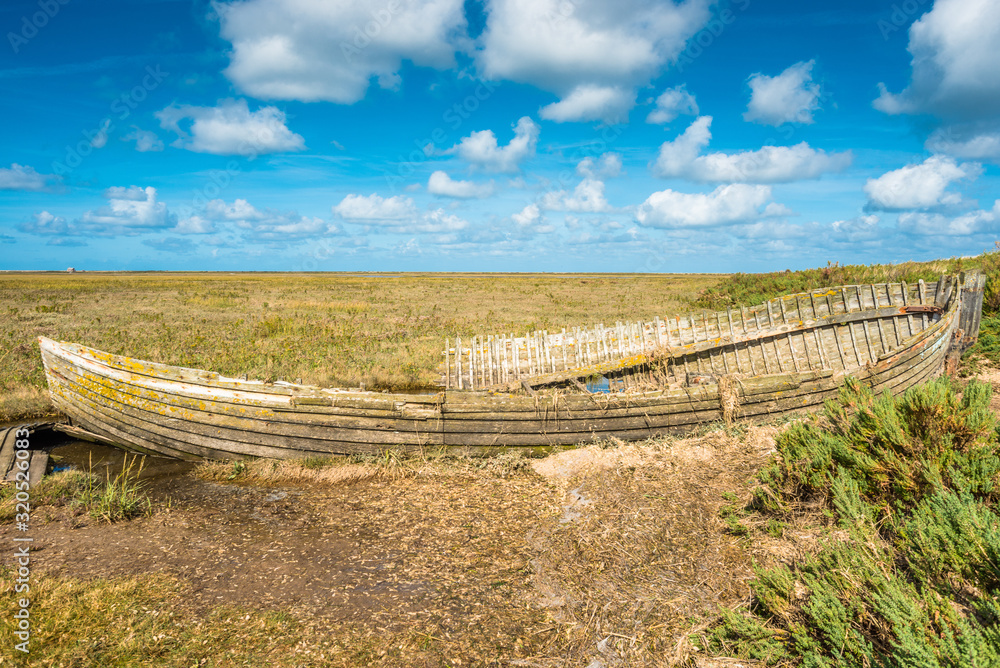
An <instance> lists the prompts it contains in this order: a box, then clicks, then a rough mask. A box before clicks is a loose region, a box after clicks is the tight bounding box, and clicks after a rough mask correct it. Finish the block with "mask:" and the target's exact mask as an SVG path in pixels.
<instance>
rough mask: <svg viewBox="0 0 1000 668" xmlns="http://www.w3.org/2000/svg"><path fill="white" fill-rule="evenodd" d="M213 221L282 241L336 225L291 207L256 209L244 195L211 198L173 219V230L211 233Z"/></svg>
mask: <svg viewBox="0 0 1000 668" xmlns="http://www.w3.org/2000/svg"><path fill="white" fill-rule="evenodd" d="M217 223H232V224H233V225H235V226H236V227H237V228H239V229H241V230H243V234H244V235H245V236H246V237H247V238H248V239H249V240H251V241H283V240H286V239H308V238H313V237H319V236H323V235H326V234H328V233H331V232H336V231H337V230H336V228H335V227H334V226H331V225H330V224H329V223H328V222H326V221H324V220H323V219H322V218H317V217H314V216H303V215H301V214H299V213H296V212H294V211H277V210H275V209H270V208H263V209H259V208H257V207H255V206H254V205H252V204H250V202H248V201H247V200H245V199H237V200H234V201H233V203H232V204H227V203H226V202H225V200H221V199H213V200H211V201H210V202H208V203H207V204H206V205H205V207H204V210H203V211H202V212H201V213H199V214H197V215H194V216H190V217H189V218H185V219H183V220H181V221H179V222H178V223H177V226H176V227H175V228H174V230H173V231H174V232H178V233H182V234H211V233H212V232H214V231H215V228H216V224H217Z"/></svg>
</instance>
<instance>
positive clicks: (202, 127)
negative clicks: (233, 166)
mask: <svg viewBox="0 0 1000 668" xmlns="http://www.w3.org/2000/svg"><path fill="white" fill-rule="evenodd" d="M155 116H156V118H157V119H158V120H159V121H160V126H161V127H162V128H164V129H165V130H170V131H171V132H174V133H176V134H177V140H176V141H174V142H173V144H172V146H176V147H178V148H184V149H187V150H189V151H194V152H196V153H212V154H215V155H243V156H248V157H256V156H258V155H262V154H265V153H284V152H287V151H301V150H303V149H304V148H305V140H304V139H303V138H302V136H301V135H297V134H295V133H294V132H292V131H291V130H289V129H288V127H287V126H286V125H285V113H284V112H283V111H281V110H280V109H278V108H277V107H261V108H260V109H258V110H257V111H250V108H249V107H248V105H247V101H246V100H220V101H219V103H218V105H217V106H214V107H195V106H191V105H180V106H177V105H171V106H169V107H167V108H166V109H163V110H162V111H158V112H156V114H155Z"/></svg>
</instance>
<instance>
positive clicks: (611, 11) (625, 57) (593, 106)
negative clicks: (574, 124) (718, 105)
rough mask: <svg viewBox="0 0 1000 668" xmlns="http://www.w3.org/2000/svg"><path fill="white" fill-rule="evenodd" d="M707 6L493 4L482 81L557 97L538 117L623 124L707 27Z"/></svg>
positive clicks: (498, 0)
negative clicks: (641, 92) (639, 95)
mask: <svg viewBox="0 0 1000 668" xmlns="http://www.w3.org/2000/svg"><path fill="white" fill-rule="evenodd" d="M710 4H711V3H710V2H709V0H688V1H687V2H682V3H674V2H672V1H670V0H665V1H661V2H648V1H646V0H620V1H619V2H614V3H610V2H605V1H604V0H574V1H573V2H567V1H566V0H490V1H489V3H488V5H487V22H486V29H485V31H484V32H483V34H482V37H481V42H482V50H481V51H479V52H478V54H477V61H478V63H479V67H480V69H481V70H482V72H483V73H484V74H485V76H486V77H489V78H491V79H494V80H499V79H508V80H511V81H517V82H520V83H527V84H531V85H533V86H536V87H538V88H541V89H542V90H546V91H550V92H552V93H555V94H556V95H558V96H559V97H560V101H559V102H557V103H555V104H553V105H549V106H547V107H545V108H544V110H543V112H542V117H543V118H546V119H549V120H556V121H589V120H596V119H600V120H604V121H606V122H615V121H620V120H623V117H624V115H625V114H626V113H627V111H628V110H629V109H631V107H632V106H633V105H634V104H635V95H636V94H635V91H636V89H637V88H638V87H639V86H643V85H646V84H648V83H649V82H650V81H651V80H652V79H653V78H654V77H655V76H656V75H657V74H659V73H660V72H661V70H662V69H663V68H664V67H665V66H666V65H667V64H668V63H669V62H670V61H672V60H673V59H674V58H676V57H677V55H678V54H679V53H680V51H681V50H682V49H683V48H684V45H685V43H686V42H687V40H688V38H689V37H691V36H692V35H693V34H695V33H696V32H697V31H698V30H699V29H700V28H701V27H702V26H703V25H704V24H705V22H706V21H708V19H709V16H710V13H709V5H710Z"/></svg>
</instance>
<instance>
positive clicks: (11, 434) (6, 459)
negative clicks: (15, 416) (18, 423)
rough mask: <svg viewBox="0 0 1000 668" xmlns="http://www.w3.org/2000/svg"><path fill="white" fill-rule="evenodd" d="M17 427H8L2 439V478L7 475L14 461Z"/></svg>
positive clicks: (0, 473)
mask: <svg viewBox="0 0 1000 668" xmlns="http://www.w3.org/2000/svg"><path fill="white" fill-rule="evenodd" d="M17 429H18V428H17V427H8V428H7V429H6V430H5V431H4V432H3V438H2V439H0V479H2V478H3V477H5V476H6V475H7V472H8V471H10V467H11V464H13V463H14V456H15V455H14V452H15V447H14V446H15V443H16V441H17Z"/></svg>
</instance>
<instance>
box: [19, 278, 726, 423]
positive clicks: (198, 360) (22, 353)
mask: <svg viewBox="0 0 1000 668" xmlns="http://www.w3.org/2000/svg"><path fill="white" fill-rule="evenodd" d="M719 278H720V276H717V275H695V274H692V275H607V274H604V275H588V274H574V275H556V274H502V275H500V274H497V275H491V274H393V275H377V274H371V275H356V274H172V273H162V274H161V273H149V274H146V273H141V274H117V273H115V274H94V273H77V274H65V275H64V274H13V273H12V274H0V314H3V316H4V322H5V327H4V331H2V332H0V369H2V370H3V373H2V374H0V421H4V420H13V419H16V418H21V417H31V416H35V415H40V414H43V413H45V411H46V410H48V408H49V406H48V403H47V402H46V401H45V400H44V388H45V378H44V373H43V370H42V364H41V359H40V355H39V352H38V345H37V343H36V339H37V337H38V336H39V335H44V336H47V337H50V338H54V339H59V340H64V341H72V342H76V343H82V344H84V345H88V346H92V347H95V348H99V349H101V350H106V351H108V352H112V353H117V354H122V355H128V356H131V357H136V358H139V359H147V360H152V361H157V362H164V363H167V364H177V365H181V366H188V367H195V368H199V369H208V370H211V371H218V372H219V373H222V374H224V375H228V376H234V377H238V376H239V375H240V374H247V375H248V376H249V377H251V378H257V379H262V380H276V379H279V378H280V379H284V380H291V381H294V380H297V379H300V378H301V379H302V380H303V382H306V383H310V384H315V385H320V386H326V387H338V386H339V387H357V386H359V385H360V384H362V383H364V384H365V385H366V387H368V388H370V389H385V388H395V389H417V388H426V387H430V386H432V385H434V384H435V383H436V382H437V381H438V379H439V375H438V372H437V371H436V369H437V366H438V365H439V364H440V363H441V361H442V359H441V355H442V351H443V348H444V345H443V344H444V339H445V337H454V336H456V335H458V336H463V337H469V336H471V335H475V334H487V333H514V332H525V331H529V330H535V329H549V330H557V329H559V328H561V327H570V326H576V325H588V324H593V323H597V322H604V323H613V322H615V321H617V320H621V321H626V320H636V319H639V318H646V319H648V318H652V317H653V316H656V315H661V316H662V315H665V314H667V313H670V312H672V311H677V310H680V309H681V308H682V307H683V304H685V303H687V301H688V300H690V299H691V298H693V297H694V296H696V295H697V294H698V293H699V291H700V290H702V289H704V288H706V287H710V286H711V285H713V284H714V283H715V282H716V281H717V280H719Z"/></svg>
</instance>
